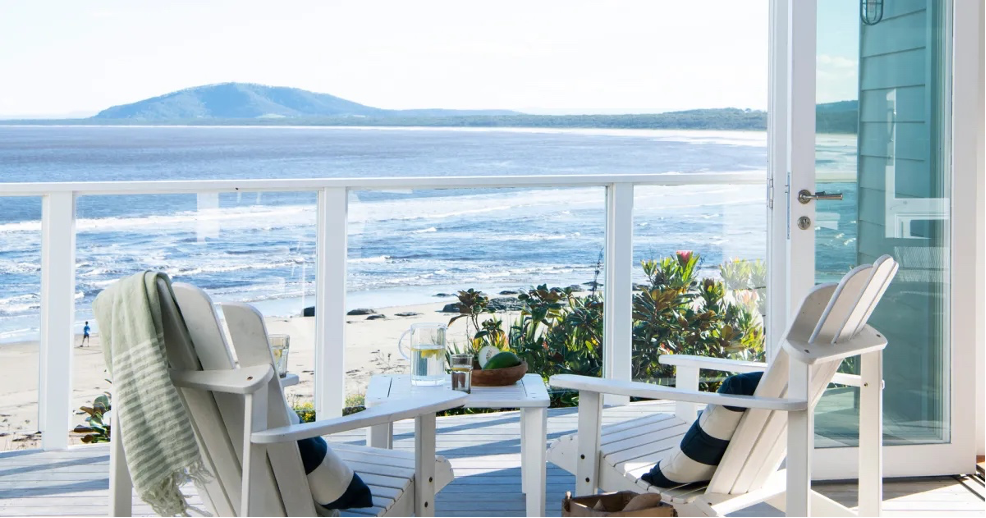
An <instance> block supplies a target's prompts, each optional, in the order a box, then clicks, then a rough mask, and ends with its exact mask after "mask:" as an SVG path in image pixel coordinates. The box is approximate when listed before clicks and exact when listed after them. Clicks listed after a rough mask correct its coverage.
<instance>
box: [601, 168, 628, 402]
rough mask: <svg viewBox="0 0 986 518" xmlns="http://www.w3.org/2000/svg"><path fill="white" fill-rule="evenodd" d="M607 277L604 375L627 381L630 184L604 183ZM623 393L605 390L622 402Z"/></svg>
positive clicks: (604, 316)
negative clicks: (619, 394)
mask: <svg viewBox="0 0 986 518" xmlns="http://www.w3.org/2000/svg"><path fill="white" fill-rule="evenodd" d="M604 264H605V267H606V277H605V281H604V282H605V285H604V286H603V288H604V291H603V293H604V297H605V300H604V302H603V376H604V377H606V378H609V379H616V380H623V381H630V377H631V373H630V361H631V355H632V342H633V314H632V313H633V278H632V275H631V274H632V271H633V184H632V183H614V184H610V185H608V186H607V187H606V254H605V258H604ZM628 402H629V398H627V397H626V396H614V395H611V394H607V395H606V397H605V403H606V404H608V405H623V404H626V403H628Z"/></svg>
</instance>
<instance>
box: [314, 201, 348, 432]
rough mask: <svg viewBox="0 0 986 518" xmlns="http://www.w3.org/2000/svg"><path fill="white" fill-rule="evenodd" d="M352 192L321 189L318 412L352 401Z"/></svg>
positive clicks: (333, 411) (332, 412)
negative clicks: (348, 321)
mask: <svg viewBox="0 0 986 518" xmlns="http://www.w3.org/2000/svg"><path fill="white" fill-rule="evenodd" d="M348 203H349V192H348V191H347V189H346V188H344V187H332V188H325V189H321V190H320V191H318V221H317V222H316V224H317V243H316V255H315V262H316V264H317V273H316V277H315V412H316V415H317V416H318V418H319V419H328V418H332V417H338V416H340V415H342V407H343V403H344V401H345V399H346V354H345V353H346V258H347V250H348V244H347V226H348V221H349V216H348V213H349V206H348Z"/></svg>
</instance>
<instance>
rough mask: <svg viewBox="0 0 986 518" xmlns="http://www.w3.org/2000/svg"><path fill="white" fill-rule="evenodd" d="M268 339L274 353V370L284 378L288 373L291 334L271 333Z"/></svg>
mask: <svg viewBox="0 0 986 518" xmlns="http://www.w3.org/2000/svg"><path fill="white" fill-rule="evenodd" d="M268 339H269V340H270V352H271V353H272V354H273V355H274V370H276V371H277V375H278V376H280V377H282V378H283V377H285V376H287V375H288V348H290V347H291V336H289V335H270V337H269V338H268Z"/></svg>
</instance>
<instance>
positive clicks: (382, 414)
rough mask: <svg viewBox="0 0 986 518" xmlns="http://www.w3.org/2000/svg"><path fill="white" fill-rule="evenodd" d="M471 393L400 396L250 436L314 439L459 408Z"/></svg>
mask: <svg viewBox="0 0 986 518" xmlns="http://www.w3.org/2000/svg"><path fill="white" fill-rule="evenodd" d="M468 397H469V394H466V393H464V392H454V391H451V390H449V391H442V392H436V393H434V394H428V395H423V396H415V397H414V398H408V399H397V400H393V401H388V402H386V403H383V404H380V405H377V406H375V407H372V408H367V409H366V410H363V411H362V412H358V413H355V414H352V415H347V416H343V417H337V418H335V419H326V420H324V421H315V422H314V423H301V424H293V425H290V426H282V427H279V428H271V429H269V430H264V431H262V432H254V433H253V435H252V436H251V439H250V440H251V442H253V443H255V444H276V443H280V442H287V441H297V440H301V439H310V438H312V437H318V436H322V435H329V434H333V433H339V432H348V431H350V430H356V429H358V428H366V427H368V426H376V425H381V424H387V423H392V422H394V421H401V420H403V419H411V418H414V417H418V416H422V415H426V414H434V413H436V412H441V411H443V410H449V409H451V408H458V407H460V406H462V405H463V404H465V402H466V399H467V398H468Z"/></svg>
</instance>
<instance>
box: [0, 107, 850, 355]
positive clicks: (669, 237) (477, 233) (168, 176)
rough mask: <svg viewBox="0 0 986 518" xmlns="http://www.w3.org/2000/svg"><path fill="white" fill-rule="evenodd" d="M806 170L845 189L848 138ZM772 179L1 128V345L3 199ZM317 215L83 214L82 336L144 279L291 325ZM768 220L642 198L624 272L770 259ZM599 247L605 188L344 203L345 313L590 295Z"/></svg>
mask: <svg viewBox="0 0 986 518" xmlns="http://www.w3.org/2000/svg"><path fill="white" fill-rule="evenodd" d="M817 154H818V157H817V164H818V168H819V170H820V171H829V172H842V173H845V172H852V171H855V160H856V156H855V155H856V150H855V137H854V136H845V137H839V136H826V137H824V138H820V141H819V147H818V153H817ZM766 168H767V155H766V134H765V133H763V132H713V131H648V130H536V129H530V130H526V129H525V130H520V129H517V130H510V129H432V128H428V129H406V128H402V129H391V128H312V127H304V128H292V127H279V128H272V127H55V126H38V127H28V126H6V127H3V126H0V342H10V341H19V340H28V339H35V338H37V335H38V329H39V325H40V316H39V308H40V304H39V302H40V300H39V296H38V292H39V289H40V262H41V261H40V239H41V232H40V229H41V224H40V217H41V200H40V198H37V197H31V198H18V197H4V196H3V182H69V181H73V182H77V181H115V180H196V179H247V178H251V179H277V178H330V177H367V176H372V177H407V176H458V175H491V176H508V175H549V174H594V175H599V174H624V173H672V172H673V173H680V174H690V173H696V172H736V171H765V170H766ZM827 187H829V186H827ZM831 187H832V190H842V191H843V192H844V193H845V194H846V200H845V201H844V202H843V203H841V204H838V207H837V208H835V209H834V210H833V211H832V212H830V213H828V216H827V217H822V216H823V215H822V214H820V215H819V216H820V217H819V220H820V222H822V223H820V228H819V230H818V236H819V244H818V248H819V260H818V262H819V265H820V268H823V269H829V270H831V271H833V272H839V271H842V272H844V271H845V269H847V268H848V267H849V266H851V264H852V262H853V260H854V258H855V244H854V243H855V234H854V231H852V230H848V229H852V228H854V227H855V212H854V211H855V187H854V185H853V184H838V185H834V186H831ZM315 201H316V198H315V194H314V193H304V192H301V193H229V194H220V195H208V194H205V195H201V196H195V195H148V196H84V197H80V198H79V200H78V202H77V217H78V221H77V231H78V237H77V252H76V261H77V265H78V268H77V284H78V293H77V294H76V313H77V317H78V323H77V327H79V329H81V323H82V322H83V321H84V320H89V319H91V316H92V312H91V308H90V306H91V303H92V300H93V298H94V297H95V296H96V295H97V294H98V293H99V291H100V290H102V289H103V288H104V287H106V286H107V285H109V284H110V283H112V282H113V281H114V280H116V279H118V278H120V277H122V276H126V275H129V274H131V273H134V272H138V271H141V270H143V269H154V270H162V271H165V272H167V273H168V274H170V275H171V276H172V277H173V278H174V279H175V280H177V281H184V282H190V283H193V284H196V285H198V286H200V287H202V288H204V289H206V290H207V291H209V292H210V293H211V294H212V295H213V296H214V297H215V298H216V299H217V300H220V301H243V302H251V303H254V304H256V305H257V306H258V307H259V308H260V309H261V310H262V311H264V312H265V313H266V314H268V315H280V316H288V315H295V314H298V313H300V312H301V310H302V309H303V307H305V306H306V305H311V304H313V303H314V293H315V264H314V260H315V218H316V206H315ZM827 207H830V206H827ZM766 216H767V214H766V205H765V188H764V186H762V185H745V186H731V185H721V186H718V185H706V186H680V187H656V186H655V187H638V188H637V189H636V191H635V199H634V265H627V266H630V267H634V268H635V277H636V278H638V279H640V278H642V275H643V274H642V272H641V271H640V268H639V261H640V260H643V259H649V258H657V257H661V256H665V255H669V254H672V253H674V251H676V250H682V249H687V250H694V251H696V252H698V253H699V254H700V255H701V257H702V266H703V269H704V272H705V273H706V274H708V275H715V272H716V265H718V264H719V263H720V262H722V261H724V260H727V259H732V258H741V259H763V258H764V257H765V254H766V233H765V228H766V227H765V226H766ZM824 221H829V222H831V221H835V222H836V223H837V224H836V225H835V226H832V225H831V224H825V223H824ZM840 222H841V223H840ZM850 222H851V223H852V224H851V225H845V224H842V223H850ZM604 230H605V213H604V192H603V189H602V188H564V189H495V190H491V189H484V190H463V189H458V190H419V191H404V190H391V191H373V192H370V191H356V192H352V193H350V204H349V264H348V271H349V278H348V298H347V302H348V305H349V307H350V308H355V307H383V306H395V305H405V304H415V303H425V302H431V301H437V300H443V299H442V298H440V297H436V295H437V294H439V293H446V294H447V293H454V292H455V291H457V290H460V289H466V288H477V289H483V290H485V291H487V292H488V293H491V294H494V295H495V294H496V293H498V292H499V291H500V290H503V289H522V288H526V287H529V286H532V285H535V284H542V283H547V284H549V285H553V286H568V285H571V284H579V285H585V283H587V282H590V281H592V280H594V279H595V278H597V273H596V271H597V270H598V269H599V266H600V265H599V263H600V261H601V258H602V250H603V236H604ZM598 278H599V280H602V274H601V273H600V274H599V275H598Z"/></svg>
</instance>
